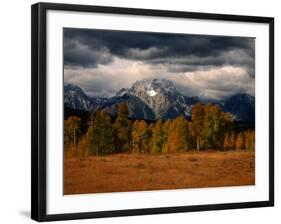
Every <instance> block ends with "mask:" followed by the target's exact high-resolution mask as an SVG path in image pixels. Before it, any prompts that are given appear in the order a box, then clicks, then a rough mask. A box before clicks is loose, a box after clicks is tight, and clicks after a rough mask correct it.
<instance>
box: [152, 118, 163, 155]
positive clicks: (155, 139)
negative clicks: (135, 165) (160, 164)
mask: <svg viewBox="0 0 281 224" xmlns="http://www.w3.org/2000/svg"><path fill="white" fill-rule="evenodd" d="M162 126H163V123H162V121H161V120H157V122H156V124H155V126H154V128H153V131H152V149H151V151H152V152H153V153H157V152H161V150H162V146H163V143H164V136H163V130H162Z"/></svg>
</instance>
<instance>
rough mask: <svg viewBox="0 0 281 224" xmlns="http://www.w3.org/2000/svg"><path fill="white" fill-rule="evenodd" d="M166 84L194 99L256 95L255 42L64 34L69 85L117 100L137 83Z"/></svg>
mask: <svg viewBox="0 0 281 224" xmlns="http://www.w3.org/2000/svg"><path fill="white" fill-rule="evenodd" d="M148 78H166V79H169V80H171V81H173V82H174V84H175V85H176V87H177V89H178V90H179V91H181V92H182V93H183V94H185V95H188V96H200V97H202V98H214V99H220V98H224V97H227V96H229V95H233V94H236V93H241V92H243V93H248V94H251V95H254V94H255V39H254V38H249V37H227V36H208V35H193V34H192V35H191V34H171V33H169V34H168V33H148V32H130V31H106V30H92V29H73V28H65V29H64V79H65V82H67V83H72V84H75V85H79V86H80V87H81V88H83V90H84V91H85V92H86V93H87V94H88V95H90V96H103V97H111V96H113V95H114V94H115V93H116V92H118V90H119V89H121V88H127V87H129V86H130V85H131V84H133V83H134V82H135V81H137V80H141V79H148Z"/></svg>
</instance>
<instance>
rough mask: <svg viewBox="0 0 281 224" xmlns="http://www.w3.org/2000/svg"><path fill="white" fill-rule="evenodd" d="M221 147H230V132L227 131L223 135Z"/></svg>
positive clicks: (225, 148) (227, 148)
mask: <svg viewBox="0 0 281 224" xmlns="http://www.w3.org/2000/svg"><path fill="white" fill-rule="evenodd" d="M223 149H224V150H229V149H230V134H229V133H226V134H225V135H224V142H223Z"/></svg>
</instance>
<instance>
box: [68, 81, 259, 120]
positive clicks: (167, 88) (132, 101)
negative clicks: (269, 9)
mask: <svg viewBox="0 0 281 224" xmlns="http://www.w3.org/2000/svg"><path fill="white" fill-rule="evenodd" d="M200 101H201V100H200V99H199V97H197V96H185V95H183V94H181V93H180V92H179V91H178V90H177V89H176V87H175V85H174V84H173V83H172V82H171V81H170V80H167V79H146V80H141V81H137V82H135V83H134V84H133V85H132V86H130V87H129V88H122V89H120V90H119V91H118V92H117V93H116V94H115V95H114V96H113V97H111V98H101V97H89V96H87V95H86V94H85V93H84V91H83V90H82V89H81V88H80V87H79V86H75V85H72V84H66V85H65V86H64V104H65V106H67V107H69V108H71V109H73V110H80V111H95V110H98V109H105V110H106V111H108V112H109V113H110V114H111V115H112V116H114V115H115V114H116V111H117V105H118V104H119V103H121V102H125V103H127V105H128V109H129V116H130V117H131V118H133V119H146V120H155V119H163V120H165V119H167V118H170V119H173V118H175V117H177V116H178V115H184V116H185V117H186V118H190V117H191V109H192V106H193V105H194V104H196V103H197V102H200ZM209 102H212V100H209ZM204 103H208V102H206V100H204ZM216 103H217V104H219V105H220V106H221V107H222V109H223V110H224V111H226V112H230V113H231V114H232V115H233V117H234V119H235V120H236V121H243V122H254V121H255V98H254V97H253V96H251V95H249V94H246V93H239V94H235V95H233V96H230V97H228V98H226V99H224V100H221V101H216Z"/></svg>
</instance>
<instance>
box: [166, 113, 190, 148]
mask: <svg viewBox="0 0 281 224" xmlns="http://www.w3.org/2000/svg"><path fill="white" fill-rule="evenodd" d="M171 128H172V131H171V133H170V135H169V137H168V142H167V144H168V149H169V151H170V152H176V151H181V152H183V151H187V150H190V149H191V145H190V140H191V135H190V132H189V130H188V125H187V122H186V120H185V118H184V117H183V116H178V117H176V119H175V120H174V121H173V122H172V125H171Z"/></svg>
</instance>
